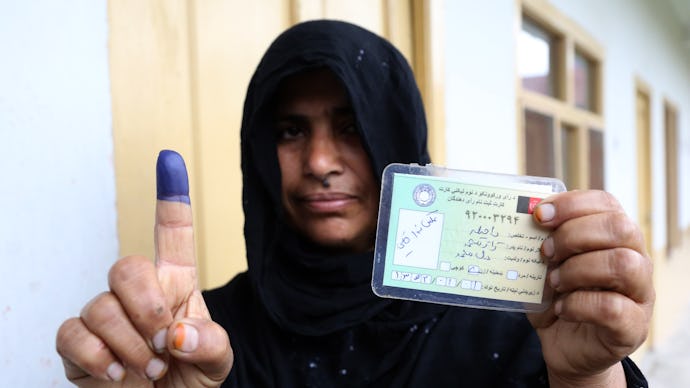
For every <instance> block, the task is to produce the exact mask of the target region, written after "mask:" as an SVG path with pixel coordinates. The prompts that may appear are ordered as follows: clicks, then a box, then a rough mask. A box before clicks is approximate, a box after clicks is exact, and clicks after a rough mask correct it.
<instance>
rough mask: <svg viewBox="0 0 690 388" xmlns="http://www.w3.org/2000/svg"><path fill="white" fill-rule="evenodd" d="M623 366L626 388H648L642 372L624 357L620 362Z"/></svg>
mask: <svg viewBox="0 0 690 388" xmlns="http://www.w3.org/2000/svg"><path fill="white" fill-rule="evenodd" d="M621 363H622V364H623V371H624V372H625V381H626V382H627V383H628V388H648V387H649V385H648V384H647V379H646V378H645V377H644V375H643V374H642V371H640V369H639V368H638V367H637V365H635V363H634V362H633V360H631V359H630V358H628V357H626V358H625V359H623V361H621Z"/></svg>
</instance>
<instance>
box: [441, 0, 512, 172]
mask: <svg viewBox="0 0 690 388" xmlns="http://www.w3.org/2000/svg"><path fill="white" fill-rule="evenodd" d="M444 5H445V7H446V10H445V20H444V22H443V23H444V27H445V30H446V37H445V43H446V50H445V52H444V55H445V59H446V64H445V69H446V74H445V79H446V84H445V88H446V96H445V99H446V141H447V146H446V147H447V151H446V155H447V156H446V164H447V166H448V167H451V168H460V169H463V170H480V171H491V172H500V173H511V174H515V173H517V172H518V166H517V158H518V156H517V151H518V150H517V147H516V145H515V144H516V142H517V131H516V130H515V120H516V116H515V115H516V107H515V98H516V91H515V76H516V69H517V67H516V66H517V65H516V57H515V55H516V52H515V43H514V42H515V38H514V31H515V1H514V0H491V1H470V0H451V1H445V2H444Z"/></svg>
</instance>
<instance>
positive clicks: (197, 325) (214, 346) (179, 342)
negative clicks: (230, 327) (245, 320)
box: [168, 317, 233, 386]
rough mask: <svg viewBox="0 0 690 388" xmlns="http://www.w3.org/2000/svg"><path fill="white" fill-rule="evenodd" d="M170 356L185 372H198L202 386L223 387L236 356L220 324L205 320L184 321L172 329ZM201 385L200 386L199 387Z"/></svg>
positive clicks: (188, 319)
mask: <svg viewBox="0 0 690 388" xmlns="http://www.w3.org/2000/svg"><path fill="white" fill-rule="evenodd" d="M168 350H169V352H170V355H171V356H172V357H173V358H175V359H177V360H180V361H182V363H180V364H181V367H183V368H198V370H200V371H201V372H202V373H201V374H195V376H198V378H199V379H203V380H204V381H198V382H195V384H194V385H198V386H216V385H220V383H222V382H223V381H224V380H225V378H226V377H227V376H228V374H229V373H230V369H231V368H232V363H233V353H232V348H231V347H230V340H229V338H228V333H227V332H226V331H225V329H223V327H221V326H220V325H219V324H217V323H215V322H213V321H212V320H209V319H203V318H191V317H188V318H183V319H180V320H178V321H175V322H173V324H172V325H170V328H169V329H168ZM196 383H199V384H196Z"/></svg>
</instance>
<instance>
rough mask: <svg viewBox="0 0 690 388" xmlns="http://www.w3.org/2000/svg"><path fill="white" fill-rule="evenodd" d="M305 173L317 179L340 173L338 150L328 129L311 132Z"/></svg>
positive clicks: (335, 141) (340, 165)
mask: <svg viewBox="0 0 690 388" xmlns="http://www.w3.org/2000/svg"><path fill="white" fill-rule="evenodd" d="M306 164H307V165H306V166H305V167H306V169H307V172H308V173H310V174H313V175H314V176H315V177H317V178H319V179H323V178H325V177H326V176H328V175H330V174H337V173H340V172H342V169H343V166H342V162H341V155H340V150H339V147H338V144H337V140H336V139H335V136H333V132H332V131H331V130H330V129H323V128H322V129H318V130H314V131H312V134H311V136H310V138H309V146H308V147H307V155H306Z"/></svg>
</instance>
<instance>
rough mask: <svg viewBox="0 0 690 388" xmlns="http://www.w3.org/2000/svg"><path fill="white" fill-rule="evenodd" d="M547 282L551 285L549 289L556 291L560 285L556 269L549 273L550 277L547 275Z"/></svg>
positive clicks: (559, 276)
mask: <svg viewBox="0 0 690 388" xmlns="http://www.w3.org/2000/svg"><path fill="white" fill-rule="evenodd" d="M549 282H550V283H551V288H553V289H554V290H556V289H558V286H559V285H560V283H561V273H560V270H559V269H558V268H556V269H554V270H553V271H551V275H549Z"/></svg>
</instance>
